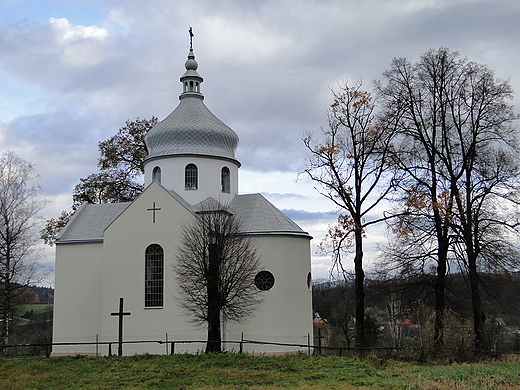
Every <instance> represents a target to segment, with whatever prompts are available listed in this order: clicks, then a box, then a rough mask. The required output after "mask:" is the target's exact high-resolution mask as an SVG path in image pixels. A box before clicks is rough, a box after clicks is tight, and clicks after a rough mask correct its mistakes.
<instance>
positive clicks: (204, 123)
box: [145, 49, 240, 165]
mask: <svg viewBox="0 0 520 390" xmlns="http://www.w3.org/2000/svg"><path fill="white" fill-rule="evenodd" d="M185 67H186V72H185V73H184V75H183V76H182V77H181V78H180V81H181V82H182V85H183V92H182V93H181V95H180V96H179V99H180V103H179V105H178V106H177V108H176V109H175V110H174V111H173V112H172V113H171V114H170V115H168V116H167V117H166V119H164V120H163V121H161V122H159V123H158V124H157V125H155V126H154V127H153V128H152V129H151V130H150V131H149V132H148V134H147V135H146V138H145V142H146V147H147V149H148V159H153V158H160V157H168V156H170V157H174V156H186V155H199V156H211V157H221V158H225V159H230V160H233V162H235V163H236V164H238V165H240V163H239V162H238V161H237V160H236V158H235V150H236V148H237V146H238V136H237V135H236V133H235V132H234V131H233V130H232V129H231V128H230V127H228V126H227V125H225V124H224V123H223V122H222V121H221V120H220V119H218V118H217V117H216V116H215V115H213V113H212V112H211V111H210V110H209V109H208V108H207V107H206V105H205V104H204V102H203V100H204V96H203V95H202V93H200V84H201V83H202V81H203V79H202V77H201V76H200V75H199V74H198V73H197V68H198V64H197V61H196V60H195V55H194V54H193V49H190V52H189V54H188V60H187V61H186V64H185Z"/></svg>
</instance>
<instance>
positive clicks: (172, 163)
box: [144, 156, 238, 205]
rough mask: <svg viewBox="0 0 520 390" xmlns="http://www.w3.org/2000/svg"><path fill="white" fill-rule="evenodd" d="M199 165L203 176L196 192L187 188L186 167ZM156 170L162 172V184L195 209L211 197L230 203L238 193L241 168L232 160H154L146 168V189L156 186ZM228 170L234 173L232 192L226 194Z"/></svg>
mask: <svg viewBox="0 0 520 390" xmlns="http://www.w3.org/2000/svg"><path fill="white" fill-rule="evenodd" d="M188 164H195V165H196V166H197V168H198V172H199V183H198V184H199V185H198V189H196V190H186V189H185V188H184V170H185V168H186V165H188ZM155 167H160V168H161V184H162V185H163V186H164V187H165V188H168V189H170V190H174V191H175V192H177V193H178V194H179V195H180V196H182V197H183V198H184V199H185V200H186V201H187V202H188V203H190V204H192V205H194V204H197V203H199V202H202V201H203V200H205V199H206V198H208V197H210V196H211V197H213V198H215V199H217V200H220V201H221V202H222V203H230V202H231V200H233V197H234V196H235V195H236V194H237V193H238V166H237V165H236V164H234V163H232V162H230V161H228V160H222V159H218V158H208V157H195V156H193V157H168V158H161V159H153V160H150V161H147V162H146V164H145V167H144V169H145V187H146V186H148V185H149V184H150V183H151V182H152V171H153V169H154V168H155ZM223 167H228V168H229V170H230V175H231V177H230V182H231V188H230V192H229V193H225V192H222V186H221V170H222V168H223Z"/></svg>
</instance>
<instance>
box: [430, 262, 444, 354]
mask: <svg viewBox="0 0 520 390" xmlns="http://www.w3.org/2000/svg"><path fill="white" fill-rule="evenodd" d="M446 269H447V267H446V257H445V256H441V255H440V254H439V258H438V262H437V279H436V281H435V329H434V336H433V347H434V349H435V350H436V351H439V350H440V349H441V348H442V347H443V346H444V312H445V309H446V294H445V291H446Z"/></svg>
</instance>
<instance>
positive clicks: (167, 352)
mask: <svg viewBox="0 0 520 390" xmlns="http://www.w3.org/2000/svg"><path fill="white" fill-rule="evenodd" d="M165 344H166V356H168V333H166V343H165Z"/></svg>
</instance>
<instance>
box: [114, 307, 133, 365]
mask: <svg viewBox="0 0 520 390" xmlns="http://www.w3.org/2000/svg"><path fill="white" fill-rule="evenodd" d="M110 315H111V316H118V317H119V337H118V347H117V354H118V356H123V316H129V315H130V313H128V312H124V311H123V298H119V311H118V312H117V313H110Z"/></svg>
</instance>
